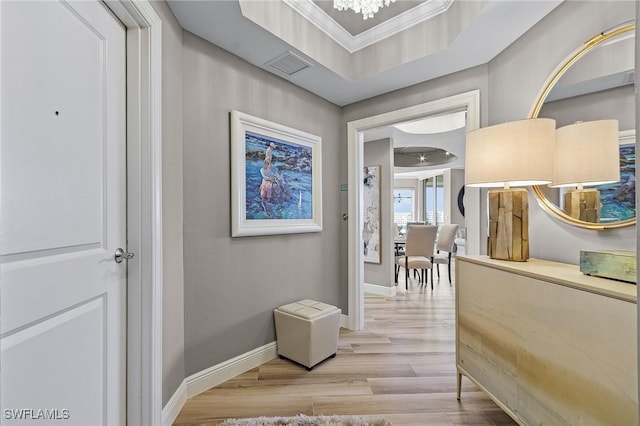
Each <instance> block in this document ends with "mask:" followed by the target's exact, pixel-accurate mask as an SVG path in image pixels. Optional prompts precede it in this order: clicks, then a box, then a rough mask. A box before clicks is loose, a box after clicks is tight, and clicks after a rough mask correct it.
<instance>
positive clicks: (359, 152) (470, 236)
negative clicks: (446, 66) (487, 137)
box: [347, 90, 480, 330]
mask: <svg viewBox="0 0 640 426" xmlns="http://www.w3.org/2000/svg"><path fill="white" fill-rule="evenodd" d="M461 108H465V109H466V111H467V125H466V129H467V131H469V130H474V129H477V128H479V127H480V91H479V90H473V91H470V92H465V93H461V94H459V95H454V96H450V97H447V98H443V99H438V100H435V101H431V102H427V103H423V104H419V105H414V106H411V107H407V108H403V109H399V110H395V111H390V112H386V113H382V114H378V115H375V116H372V117H367V118H362V119H359V120H354V121H350V122H348V123H347V146H348V159H347V164H348V165H349V166H348V168H349V172H348V173H349V176H348V188H349V192H348V215H349V221H348V235H349V237H348V240H349V242H348V253H349V255H348V263H347V264H348V270H349V278H348V305H347V306H348V310H349V316H348V321H347V326H348V328H349V329H351V330H360V329H362V327H363V326H364V292H363V287H364V283H363V280H364V266H363V265H364V263H363V253H362V250H361V247H362V223H363V215H362V192H363V191H362V179H361V177H362V168H363V166H364V147H363V145H364V135H363V133H362V132H363V131H365V130H368V129H372V128H375V127H381V126H388V125H391V124H396V123H398V122H401V121H409V120H416V119H419V118H423V117H425V116H428V115H434V114H441V113H445V112H448V111H451V110H459V109H461ZM465 209H466V210H467V211H468V212H478V213H477V214H467V215H466V216H465V226H466V228H467V242H466V245H465V249H466V253H467V254H479V253H480V190H479V189H478V188H467V191H466V192H465Z"/></svg>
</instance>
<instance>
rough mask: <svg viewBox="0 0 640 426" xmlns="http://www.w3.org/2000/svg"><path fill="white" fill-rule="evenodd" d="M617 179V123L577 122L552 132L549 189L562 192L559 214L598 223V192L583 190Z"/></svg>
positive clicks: (611, 121)
mask: <svg viewBox="0 0 640 426" xmlns="http://www.w3.org/2000/svg"><path fill="white" fill-rule="evenodd" d="M619 180H620V147H619V143H618V120H598V121H586V122H577V123H575V124H571V125H569V126H564V127H560V128H559V129H558V130H557V131H556V154H555V160H554V169H553V180H552V182H551V185H550V186H551V187H573V188H572V189H569V190H568V191H565V193H564V203H563V207H562V209H563V211H564V212H565V213H566V214H567V215H569V216H571V217H573V218H575V219H578V220H582V221H585V222H593V223H597V222H600V191H598V189H596V188H584V187H585V186H590V185H602V184H605V183H612V182H618V181H619Z"/></svg>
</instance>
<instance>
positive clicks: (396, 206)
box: [393, 189, 415, 230]
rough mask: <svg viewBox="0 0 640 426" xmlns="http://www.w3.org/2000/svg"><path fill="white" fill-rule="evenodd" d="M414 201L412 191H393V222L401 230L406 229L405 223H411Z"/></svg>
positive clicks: (413, 192)
mask: <svg viewBox="0 0 640 426" xmlns="http://www.w3.org/2000/svg"><path fill="white" fill-rule="evenodd" d="M414 199H415V191H414V190H413V189H394V190H393V221H394V222H395V223H396V224H397V225H398V227H399V228H400V229H401V230H404V229H406V225H407V222H412V221H413V212H414V204H413V201H414Z"/></svg>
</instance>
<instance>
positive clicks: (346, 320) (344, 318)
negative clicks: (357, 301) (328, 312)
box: [340, 314, 349, 328]
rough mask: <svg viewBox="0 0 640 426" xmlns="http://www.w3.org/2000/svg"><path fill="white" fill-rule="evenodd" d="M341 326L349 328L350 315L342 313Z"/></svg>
mask: <svg viewBox="0 0 640 426" xmlns="http://www.w3.org/2000/svg"><path fill="white" fill-rule="evenodd" d="M340 327H341V328H349V315H345V314H341V315H340Z"/></svg>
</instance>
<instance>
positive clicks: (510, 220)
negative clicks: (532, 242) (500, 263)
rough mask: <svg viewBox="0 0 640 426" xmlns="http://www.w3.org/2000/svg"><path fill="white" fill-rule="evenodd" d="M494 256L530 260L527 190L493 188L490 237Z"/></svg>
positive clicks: (492, 255) (521, 260) (490, 205)
mask: <svg viewBox="0 0 640 426" xmlns="http://www.w3.org/2000/svg"><path fill="white" fill-rule="evenodd" d="M487 253H489V257H491V258H492V259H501V260H516V261H520V262H523V261H526V260H527V259H528V258H529V197H528V195H527V190H526V189H523V188H516V189H494V190H491V191H489V239H488V247H487Z"/></svg>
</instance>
